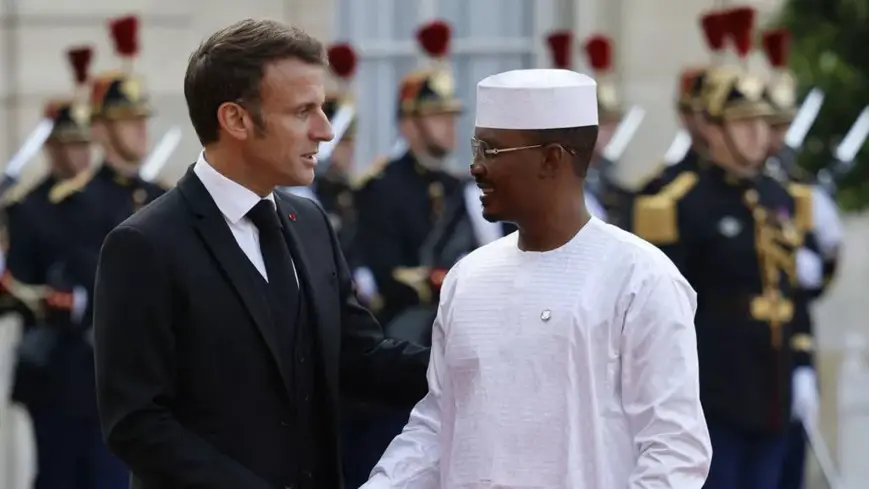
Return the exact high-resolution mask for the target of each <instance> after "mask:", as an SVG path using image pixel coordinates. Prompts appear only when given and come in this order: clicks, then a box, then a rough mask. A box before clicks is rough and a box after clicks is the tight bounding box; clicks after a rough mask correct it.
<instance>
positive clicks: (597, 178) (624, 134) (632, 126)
mask: <svg viewBox="0 0 869 489" xmlns="http://www.w3.org/2000/svg"><path fill="white" fill-rule="evenodd" d="M645 116H646V111H645V109H643V108H642V107H639V106H636V105H635V106H633V107H631V108H630V110H628V113H627V115H625V117H623V118H622V120H621V122H619V125H618V126H617V127H616V129H615V131H613V136H612V138H611V139H610V141H609V143H607V145H606V147H605V148H604V149H603V152H602V154H601V158H600V161H599V162H598V163H597V164H596V165H593V166H592V167H591V168H589V172H588V175H586V182H587V184H588V185H589V186H590V187H591V188H592V190H593V191H594V192H599V191H600V185H601V181H602V178H601V176H602V175H603V176H606V177H608V176H609V173H610V172H611V171H612V168H613V167H614V166H615V163H616V162H617V161H619V160H620V159H621V158H622V156H623V155H624V153H625V149H626V148H627V147H628V143H630V142H631V139H633V137H634V134H636V132H637V129H638V128H639V127H640V124H641V123H642V122H643V118H644V117H645Z"/></svg>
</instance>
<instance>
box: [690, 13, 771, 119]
mask: <svg viewBox="0 0 869 489" xmlns="http://www.w3.org/2000/svg"><path fill="white" fill-rule="evenodd" d="M724 14H725V17H724V19H725V26H726V29H725V33H726V37H728V38H730V39H731V41H732V42H733V45H734V48H735V50H736V54H737V55H738V56H739V59H740V60H741V66H717V67H714V68H712V69H710V70H709V72H708V73H707V74H706V77H705V80H704V83H703V85H704V86H703V96H702V104H703V110H704V114H705V116H706V118H707V119H708V120H709V121H710V122H712V123H721V122H724V121H726V120H739V119H748V118H756V117H763V118H770V117H772V116H773V115H774V110H773V106H772V104H771V102H770V99H769V92H768V91H767V86H766V83H764V81H763V80H762V79H761V78H760V77H757V76H755V75H753V74H751V73H748V71H747V70H746V69H745V67H746V66H747V57H748V54H749V53H750V52H751V48H752V42H751V41H752V35H753V26H754V17H755V10H754V9H753V8H751V7H738V8H734V9H730V10H727V11H725V13H724Z"/></svg>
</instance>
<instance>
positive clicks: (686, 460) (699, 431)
mask: <svg viewBox="0 0 869 489" xmlns="http://www.w3.org/2000/svg"><path fill="white" fill-rule="evenodd" d="M668 268H669V267H668ZM653 273H654V272H653ZM696 297H697V296H696V294H695V293H694V291H693V290H692V289H691V286H690V285H688V283H687V281H685V279H684V278H683V277H681V276H679V274H678V273H677V272H676V271H675V270H672V271H669V270H668V271H664V272H659V273H658V276H651V277H649V278H648V279H647V283H644V284H642V285H641V286H640V289H639V290H638V291H637V292H636V294H635V295H634V296H633V298H632V300H631V302H630V304H629V306H628V310H627V314H626V316H625V324H624V328H623V333H622V334H623V336H622V379H621V380H622V390H623V407H624V412H625V415H626V416H627V417H628V421H629V426H630V428H631V430H632V433H633V435H634V443H635V445H636V447H637V449H638V451H639V458H638V460H637V466H636V468H635V469H634V472H633V474H631V478H630V486H629V487H630V489H641V488H642V489H656V488H660V489H672V488H677V487H678V488H679V489H701V487H702V486H703V483H704V481H705V480H706V476H707V474H708V472H709V465H710V461H711V459H712V448H711V445H710V441H709V432H708V430H707V427H706V420H705V418H704V414H703V408H702V406H701V405H700V382H699V373H698V361H697V340H696V335H695V330H694V313H695V311H696V306H697V301H696Z"/></svg>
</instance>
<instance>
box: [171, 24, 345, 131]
mask: <svg viewBox="0 0 869 489" xmlns="http://www.w3.org/2000/svg"><path fill="white" fill-rule="evenodd" d="M289 58H296V59H299V60H301V61H304V62H307V63H311V64H319V65H322V66H326V65H327V64H328V58H327V57H326V50H325V48H324V47H323V44H322V43H321V42H320V41H318V40H317V39H315V38H314V37H312V36H310V35H309V34H307V33H306V32H305V31H303V30H302V29H299V28H297V27H292V26H289V25H286V24H283V23H280V22H276V21H273V20H253V19H246V20H242V21H240V22H236V23H235V24H232V25H231V26H229V27H226V28H224V29H221V30H219V31H217V32H215V33H214V34H213V35H212V36H211V37H209V38H208V39H206V40H205V42H203V43H202V44H200V45H199V48H197V49H196V51H194V52H193V54H191V55H190V59H189V60H188V62H187V74H186V75H185V76H184V98H185V99H186V100H187V111H188V113H189V114H190V122H191V123H192V124H193V128H194V129H195V130H196V135H197V136H199V141H200V142H201V143H202V145H203V146H204V145H206V144H209V143H213V142H216V141H217V140H218V132H219V129H220V124H219V123H218V121H217V108H218V107H220V105H221V104H222V103H224V102H239V103H242V104H243V105H244V106H245V107H246V108H248V109H249V110H250V111H251V112H252V113H253V114H254V122H255V123H256V124H257V126H259V127H262V117H261V116H262V114H261V113H260V106H259V103H260V101H261V100H260V82H261V81H262V77H263V72H264V71H265V67H266V65H268V64H269V63H272V62H275V61H279V60H284V59H289Z"/></svg>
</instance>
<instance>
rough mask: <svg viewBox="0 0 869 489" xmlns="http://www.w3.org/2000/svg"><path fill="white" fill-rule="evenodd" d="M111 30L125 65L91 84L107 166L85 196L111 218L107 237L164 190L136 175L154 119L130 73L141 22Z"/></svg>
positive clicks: (114, 24)
mask: <svg viewBox="0 0 869 489" xmlns="http://www.w3.org/2000/svg"><path fill="white" fill-rule="evenodd" d="M110 29H111V35H112V39H113V41H114V44H115V50H116V52H117V54H118V55H119V56H120V57H122V58H123V60H124V65H125V66H124V68H123V69H122V70H120V71H115V72H110V73H104V74H101V75H99V76H97V77H95V79H94V82H93V89H92V92H91V108H92V118H93V123H92V128H93V136H94V140H95V141H96V142H97V143H98V144H99V145H100V146H101V147H102V149H103V152H104V153H105V161H104V162H103V164H102V167H101V168H100V169H99V170H98V171H97V172H96V174H95V175H94V177H93V179H92V181H91V182H89V183H88V185H89V186H91V187H93V188H92V189H90V190H89V191H93V192H96V194H97V195H99V196H100V198H101V199H103V202H104V205H105V212H107V213H109V214H110V215H109V217H108V219H109V221H108V223H109V227H108V228H107V229H106V230H105V233H106V234H108V232H109V231H111V230H112V229H113V228H114V227H115V226H117V225H118V224H120V223H121V222H123V221H124V220H125V219H127V218H128V217H130V216H131V215H132V214H133V213H134V212H136V211H137V210H139V209H140V208H142V207H143V206H145V205H146V204H148V203H149V202H151V201H152V200H154V199H156V198H157V197H159V196H160V195H162V194H163V192H164V191H165V189H164V188H162V187H160V186H159V185H156V184H153V183H150V182H146V181H144V180H143V179H142V178H141V177H140V176H139V169H140V166H141V164H142V160H143V159H144V157H145V156H146V155H147V153H148V132H147V131H148V118H149V117H150V116H151V114H152V108H151V104H150V102H149V100H148V96H147V93H146V92H145V90H144V87H143V82H142V79H141V78H140V77H139V76H137V75H135V74H134V73H133V62H134V60H135V58H136V56H137V54H138V52H139V40H138V30H139V19H138V18H137V17H134V16H128V17H123V18H119V19H115V20H112V21H111V22H110Z"/></svg>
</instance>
